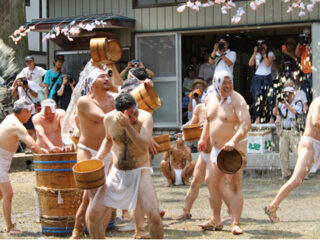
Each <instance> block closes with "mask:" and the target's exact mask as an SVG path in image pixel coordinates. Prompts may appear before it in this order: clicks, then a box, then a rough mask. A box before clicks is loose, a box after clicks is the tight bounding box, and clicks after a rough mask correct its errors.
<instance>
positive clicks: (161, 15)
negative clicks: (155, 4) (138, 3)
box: [150, 7, 166, 30]
mask: <svg viewBox="0 0 320 240" xmlns="http://www.w3.org/2000/svg"><path fill="white" fill-rule="evenodd" d="M164 10H165V9H164V8H163V7H160V8H157V19H158V20H157V21H158V30H159V29H161V30H162V29H165V25H166V16H165V11H164ZM150 18H152V15H150Z"/></svg>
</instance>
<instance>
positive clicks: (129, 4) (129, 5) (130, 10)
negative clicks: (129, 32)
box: [127, 0, 134, 18]
mask: <svg viewBox="0 0 320 240" xmlns="http://www.w3.org/2000/svg"><path fill="white" fill-rule="evenodd" d="M127 17H129V18H134V12H133V6H132V0H127Z"/></svg>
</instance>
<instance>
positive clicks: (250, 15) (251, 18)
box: [246, 0, 278, 24]
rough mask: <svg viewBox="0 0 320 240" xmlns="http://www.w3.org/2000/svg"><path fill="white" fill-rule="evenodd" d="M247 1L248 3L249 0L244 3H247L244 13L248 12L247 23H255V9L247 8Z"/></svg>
mask: <svg viewBox="0 0 320 240" xmlns="http://www.w3.org/2000/svg"><path fill="white" fill-rule="evenodd" d="M269 1H270V0H269ZM276 1H278V0H276ZM249 3H250V1H246V4H247V9H246V13H247V14H248V17H247V21H248V24H255V23H256V11H253V10H251V9H249V8H250V7H249Z"/></svg>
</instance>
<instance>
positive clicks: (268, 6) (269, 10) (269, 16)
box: [264, 0, 274, 23]
mask: <svg viewBox="0 0 320 240" xmlns="http://www.w3.org/2000/svg"><path fill="white" fill-rule="evenodd" d="M273 13H274V9H273V1H270V0H269V1H267V2H266V3H265V7H264V17H265V18H264V21H265V23H272V22H273Z"/></svg>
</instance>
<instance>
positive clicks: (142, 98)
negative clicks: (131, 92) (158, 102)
mask: <svg viewBox="0 0 320 240" xmlns="http://www.w3.org/2000/svg"><path fill="white" fill-rule="evenodd" d="M138 92H139V96H140V98H141V100H143V103H144V104H145V105H146V106H147V107H148V108H150V110H152V111H153V110H154V109H153V108H152V107H150V105H149V104H148V103H147V102H146V101H144V97H143V96H142V94H141V92H140V91H138Z"/></svg>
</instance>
